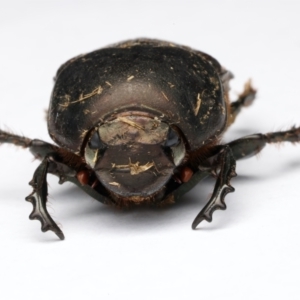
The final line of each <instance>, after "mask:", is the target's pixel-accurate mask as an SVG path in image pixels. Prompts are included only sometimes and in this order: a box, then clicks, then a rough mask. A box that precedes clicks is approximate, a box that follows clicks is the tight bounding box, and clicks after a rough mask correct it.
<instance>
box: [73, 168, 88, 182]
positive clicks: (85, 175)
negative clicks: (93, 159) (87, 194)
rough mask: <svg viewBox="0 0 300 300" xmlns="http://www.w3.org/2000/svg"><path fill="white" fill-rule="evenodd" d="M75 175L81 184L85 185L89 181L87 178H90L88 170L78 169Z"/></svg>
mask: <svg viewBox="0 0 300 300" xmlns="http://www.w3.org/2000/svg"><path fill="white" fill-rule="evenodd" d="M76 177H77V179H78V181H79V182H80V183H81V184H82V185H87V184H88V182H89V178H90V175H89V172H88V171H84V170H83V171H79V172H78V173H77V174H76Z"/></svg>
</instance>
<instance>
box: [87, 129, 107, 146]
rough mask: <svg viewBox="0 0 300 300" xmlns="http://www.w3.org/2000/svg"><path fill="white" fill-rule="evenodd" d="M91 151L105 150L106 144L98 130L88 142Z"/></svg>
mask: <svg viewBox="0 0 300 300" xmlns="http://www.w3.org/2000/svg"><path fill="white" fill-rule="evenodd" d="M88 146H89V148H90V149H93V150H97V149H103V148H105V144H104V143H103V142H102V141H101V139H100V136H99V133H98V130H96V131H95V132H94V133H93V135H92V137H91V139H90V140H89V142H88Z"/></svg>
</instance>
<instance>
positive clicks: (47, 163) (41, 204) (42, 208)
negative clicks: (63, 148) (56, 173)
mask: <svg viewBox="0 0 300 300" xmlns="http://www.w3.org/2000/svg"><path fill="white" fill-rule="evenodd" d="M51 168H52V169H54V168H55V163H54V161H53V157H51V155H48V156H46V157H45V158H44V159H43V161H42V162H41V164H40V165H39V166H38V168H37V169H36V171H35V172H34V174H33V178H32V180H31V181H30V182H29V184H30V185H31V186H32V187H33V192H32V193H31V194H30V195H29V196H28V197H26V201H29V202H31V203H32V204H33V211H32V213H31V214H30V216H29V219H30V220H39V221H40V222H41V223H42V228H41V229H42V231H43V232H45V231H48V230H52V231H53V232H54V233H55V234H56V235H57V236H58V237H59V238H60V239H61V240H63V239H64V238H65V237H64V234H63V232H62V231H61V230H60V228H59V227H58V226H57V224H56V223H55V222H54V221H53V219H52V218H51V216H50V215H49V213H48V211H47V207H46V202H47V196H48V188H47V173H48V172H49V169H51Z"/></svg>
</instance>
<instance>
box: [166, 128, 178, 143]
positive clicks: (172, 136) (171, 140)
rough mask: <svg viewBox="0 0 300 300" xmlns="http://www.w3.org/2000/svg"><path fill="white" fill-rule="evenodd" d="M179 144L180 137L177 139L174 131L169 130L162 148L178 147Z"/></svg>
mask: <svg viewBox="0 0 300 300" xmlns="http://www.w3.org/2000/svg"><path fill="white" fill-rule="evenodd" d="M179 142H180V137H179V135H178V133H177V132H176V131H175V130H174V129H172V128H170V129H169V132H168V135H167V139H166V141H165V143H164V146H165V147H174V146H176V145H178V144H179Z"/></svg>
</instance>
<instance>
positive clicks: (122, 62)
mask: <svg viewBox="0 0 300 300" xmlns="http://www.w3.org/2000/svg"><path fill="white" fill-rule="evenodd" d="M221 73H222V70H221V67H220V65H219V64H218V62H216V61H215V60H214V59H212V58H211V57H209V56H208V55H206V54H203V53H202V52H198V51H192V50H191V49H186V48H182V47H176V46H174V45H168V44H166V43H163V44H161V43H160V42H155V41H151V42H147V41H146V42H140V43H139V42H136V43H134V44H133V45H131V46H129V44H123V45H115V46H113V47H108V48H105V49H101V50H97V51H94V52H92V53H89V54H87V55H83V56H80V57H78V58H77V59H73V60H71V61H69V62H67V63H66V64H65V65H63V66H62V67H61V69H60V70H59V72H58V74H57V80H56V84H55V87H54V90H53V94H52V99H51V103H50V108H49V115H48V127H49V133H50V135H51V137H52V138H53V139H54V141H56V142H57V143H58V144H59V145H61V146H62V147H66V148H68V149H70V150H71V151H73V152H79V151H80V148H81V147H82V143H83V140H84V135H85V132H87V131H89V130H90V129H91V128H93V127H94V126H95V124H97V123H98V122H99V120H103V119H106V118H107V116H108V115H111V114H113V113H119V112H120V111H125V110H127V111H132V110H133V109H135V110H139V111H141V112H142V111H147V110H150V111H151V110H152V111H156V112H157V114H158V115H159V116H163V118H164V120H165V121H166V122H167V123H169V124H176V126H178V128H180V130H181V131H182V132H184V134H185V136H186V138H187V141H188V143H189V144H190V146H191V148H192V149H197V148H199V147H201V146H202V145H203V144H205V143H207V142H209V140H210V139H211V138H214V137H215V136H216V135H220V133H221V132H222V130H223V129H224V128H225V123H226V108H225V101H224V97H223V86H222V82H221V80H220V76H221Z"/></svg>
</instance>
